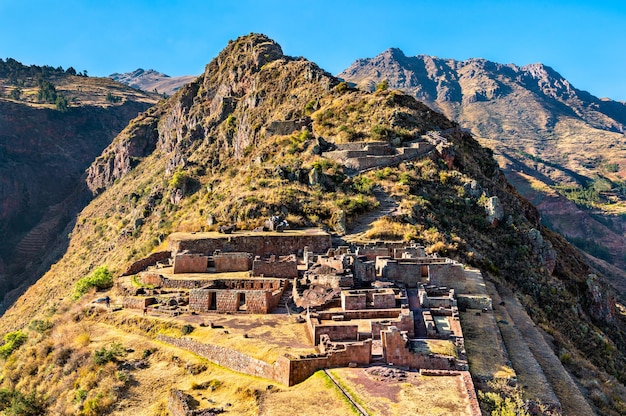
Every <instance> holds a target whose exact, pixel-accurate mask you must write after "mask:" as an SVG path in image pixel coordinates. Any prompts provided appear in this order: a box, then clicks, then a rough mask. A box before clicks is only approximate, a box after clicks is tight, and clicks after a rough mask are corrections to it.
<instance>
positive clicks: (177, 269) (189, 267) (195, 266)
mask: <svg viewBox="0 0 626 416" xmlns="http://www.w3.org/2000/svg"><path fill="white" fill-rule="evenodd" d="M208 265H209V258H208V257H207V256H203V255H199V254H186V253H181V254H176V255H175V256H174V274H178V273H206V271H207V267H208Z"/></svg>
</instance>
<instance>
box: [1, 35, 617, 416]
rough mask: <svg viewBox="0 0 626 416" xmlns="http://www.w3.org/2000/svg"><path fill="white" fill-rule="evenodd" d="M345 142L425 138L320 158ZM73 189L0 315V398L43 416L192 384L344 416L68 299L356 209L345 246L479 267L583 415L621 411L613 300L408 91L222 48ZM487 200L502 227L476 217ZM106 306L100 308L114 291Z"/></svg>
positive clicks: (328, 398) (484, 157)
mask: <svg viewBox="0 0 626 416" xmlns="http://www.w3.org/2000/svg"><path fill="white" fill-rule="evenodd" d="M361 140H364V141H383V142H388V143H390V144H391V145H392V146H395V147H402V146H409V145H410V144H415V143H416V142H421V141H426V142H427V143H429V144H430V145H431V148H432V151H429V152H428V153H424V154H420V157H416V158H414V159H412V160H405V161H404V162H402V163H395V164H392V165H391V166H386V167H383V166H379V167H374V169H370V170H359V169H355V168H353V167H352V168H351V167H349V166H347V165H346V164H345V163H342V162H341V161H337V160H335V159H331V158H327V157H324V153H323V152H324V151H325V150H329V148H331V147H332V144H340V143H346V142H353V141H361ZM320 153H322V154H321V155H320ZM87 185H88V186H89V188H90V189H91V190H92V192H94V194H96V195H97V196H96V198H95V199H94V200H93V201H92V202H91V203H90V204H89V205H88V206H87V207H86V208H85V209H84V210H83V211H82V212H81V214H80V216H79V218H78V219H77V221H76V225H75V227H74V228H73V230H72V232H71V239H70V242H69V247H68V249H67V252H66V253H65V255H64V256H63V258H62V259H61V260H60V261H58V262H57V263H56V264H55V265H54V266H53V267H52V268H51V269H50V270H49V271H48V273H46V275H45V276H43V277H42V278H41V279H40V280H39V281H38V282H37V283H36V284H35V285H33V286H32V287H31V288H30V289H29V290H28V292H27V293H26V294H25V295H24V296H22V297H21V298H20V299H19V300H18V301H17V302H16V303H15V304H14V305H13V306H12V308H11V309H10V310H8V311H7V312H6V313H5V315H4V316H3V317H2V318H1V319H0V332H2V333H6V332H8V331H15V330H21V331H22V332H23V333H24V334H25V335H27V337H28V339H27V340H26V342H25V344H24V345H23V346H21V347H19V348H17V349H16V350H15V351H13V353H12V354H11V355H10V356H9V358H8V359H7V360H6V362H5V365H4V367H3V373H2V378H1V380H2V385H3V387H5V388H12V389H16V390H17V391H22V392H27V391H34V392H38V393H39V396H37V395H35V396H36V397H39V398H40V402H41V403H40V404H41V406H44V407H45V406H47V407H48V408H49V409H51V411H53V412H55V413H56V414H76V413H81V412H82V414H90V412H91V413H95V414H98V413H100V414H102V413H105V412H107V413H111V414H164V413H165V411H164V404H163V402H164V400H163V399H155V398H161V397H165V396H166V395H167V394H168V393H169V391H170V389H171V388H172V387H176V388H180V389H183V390H190V389H195V388H196V387H197V386H198V384H199V383H200V382H199V380H200V379H202V381H203V382H206V383H208V384H206V385H207V386H209V385H211V386H213V387H215V388H214V389H212V391H216V390H217V392H216V393H215V395H212V396H211V398H212V399H213V398H215V399H216V400H222V401H225V400H228V397H229V396H222V394H225V393H223V392H225V391H229V392H231V393H230V394H231V396H230V397H231V398H232V397H235V399H234V400H236V401H235V402H232V401H230V402H229V403H230V404H231V405H233V406H235V407H233V413H237V412H238V413H240V414H259V413H260V414H270V413H271V412H272V411H274V410H276V409H275V408H273V407H272V408H270V409H268V408H267V406H268V403H273V405H272V406H279V405H281V404H280V403H279V402H282V403H283V404H282V405H281V406H284V407H282V408H281V409H280V411H282V412H289V411H291V412H293V411H296V409H297V412H298V413H301V414H319V412H320V410H319V404H320V402H322V403H326V405H325V406H326V407H325V409H326V411H327V412H328V413H330V414H346V413H348V412H349V409H348V410H346V409H345V403H344V402H341V401H340V400H336V398H335V395H334V394H333V393H332V392H331V391H332V389H329V388H328V387H323V386H324V382H323V381H322V380H319V378H318V379H314V380H312V381H311V383H314V387H315V388H319V389H320V390H315V391H321V393H320V394H318V395H315V396H314V397H312V396H309V395H306V394H303V393H302V390H298V387H296V388H295V389H293V390H288V391H287V393H289V392H291V393H289V394H293V396H290V397H291V401H290V400H285V401H282V400H275V399H272V394H273V393H272V389H273V388H270V387H266V386H263V385H262V384H261V383H262V382H261V381H259V380H256V379H255V380H252V379H250V378H246V377H244V376H241V375H233V374H232V373H230V372H227V371H225V370H223V369H219V368H215V367H213V366H207V365H206V364H202V363H198V359H197V358H193V357H190V356H189V355H187V354H185V353H183V352H181V351H180V350H175V349H171V348H169V347H166V346H164V345H163V344H162V343H159V342H156V341H155V340H154V335H155V334H156V333H160V332H161V333H163V332H164V333H174V334H176V335H178V334H180V333H181V331H182V325H181V324H180V323H175V322H173V321H171V320H162V319H151V318H149V317H148V318H143V317H140V316H136V315H133V314H131V313H126V312H125V311H122V312H121V313H119V314H118V313H112V314H107V313H101V312H99V311H98V309H97V308H94V307H92V306H89V305H87V301H88V299H85V300H79V301H73V300H72V292H73V288H74V285H75V283H76V282H77V281H78V279H80V278H82V277H84V276H86V275H87V274H89V273H90V272H92V271H93V270H94V269H95V268H96V267H97V266H100V265H104V266H107V267H108V268H109V269H110V270H111V271H113V272H114V274H119V273H120V272H121V271H122V270H124V269H125V268H126V267H127V266H128V265H129V264H130V263H131V262H133V261H135V260H137V259H139V258H142V257H143V256H145V255H147V254H149V253H151V252H153V251H155V250H158V249H159V247H160V245H161V244H162V242H163V240H164V239H165V238H166V237H167V235H168V234H169V233H171V232H172V231H191V232H193V231H201V230H208V229H214V228H215V226H216V224H215V223H218V224H228V223H237V225H238V226H239V227H241V228H245V229H252V228H254V227H255V226H258V225H260V224H261V223H262V222H263V221H264V220H265V219H266V218H267V217H268V216H269V215H274V214H277V213H281V214H282V215H285V216H287V220H288V221H289V223H290V224H292V225H293V226H299V225H318V226H324V227H328V228H331V229H333V228H337V229H339V230H341V229H342V228H343V226H344V224H343V219H344V218H345V219H346V220H347V224H346V226H347V227H348V230H350V228H351V227H353V226H354V227H355V228H356V229H357V231H361V230H362V224H363V223H364V222H367V223H369V222H370V220H371V218H369V219H368V220H367V221H363V222H359V216H361V215H362V214H364V215H365V216H367V213H368V212H379V213H382V212H384V213H386V216H384V217H381V218H379V219H378V220H377V221H374V222H373V225H372V227H370V228H369V229H368V230H366V231H365V232H364V233H362V234H360V235H359V236H354V237H355V238H362V239H371V240H376V239H396V240H403V239H405V240H407V241H408V240H414V241H416V242H419V243H422V244H424V245H425V246H426V247H427V251H428V252H429V253H440V254H442V255H447V256H451V257H453V258H456V259H458V260H460V261H463V262H465V263H467V264H471V265H473V266H476V267H479V268H481V269H482V270H483V271H484V273H485V275H486V277H487V278H488V280H489V281H490V284H493V285H495V286H498V287H501V288H505V289H507V290H512V291H514V293H517V294H518V295H519V299H520V300H521V301H522V303H523V304H524V306H525V307H526V309H527V311H528V312H529V314H530V315H531V316H532V317H533V319H534V321H535V323H536V324H537V325H538V326H539V327H540V328H542V329H545V330H546V331H548V332H549V333H550V335H551V337H552V338H551V342H552V345H553V346H554V348H555V350H556V352H557V354H558V355H560V356H562V357H565V358H563V360H562V361H563V362H564V363H566V364H567V365H568V368H569V369H570V370H571V371H573V372H574V375H575V376H576V377H577V380H578V382H579V383H580V386H581V389H582V390H583V392H584V394H585V397H586V398H587V399H588V400H589V402H590V403H592V404H593V406H594V408H595V409H597V410H598V411H599V412H602V413H603V414H614V415H617V414H619V413H620V412H621V411H623V410H624V403H625V402H626V390H625V389H624V386H623V383H624V382H626V356H625V353H624V351H626V342H625V338H624V334H625V331H624V321H623V318H622V315H621V313H620V311H619V309H617V307H616V304H615V299H614V296H613V295H612V294H611V292H610V291H608V289H607V288H606V287H605V285H604V284H603V283H602V281H601V280H599V279H593V278H590V277H589V276H588V274H589V266H588V265H587V264H586V263H585V260H584V258H583V257H582V256H581V255H580V254H579V253H578V252H577V251H576V250H575V249H573V248H572V247H571V246H570V245H569V244H567V243H566V242H565V240H563V239H562V238H561V237H559V236H558V235H556V234H554V233H553V232H551V231H549V230H547V229H546V228H544V227H542V226H541V225H540V224H539V215H538V212H537V211H536V209H535V208H534V207H533V206H532V205H530V204H529V203H528V202H527V201H526V200H524V199H523V198H521V197H520V196H519V195H518V194H517V193H516V192H515V190H514V189H513V187H511V186H510V185H509V184H508V183H507V182H506V180H505V179H504V177H503V175H502V173H501V171H500V170H499V169H498V166H497V164H496V162H495V161H494V160H493V158H492V153H491V152H490V151H489V150H487V149H485V148H482V147H481V146H480V145H479V144H478V143H477V142H476V141H475V140H474V139H473V138H472V136H471V135H470V134H468V133H464V132H462V131H461V130H459V129H458V128H457V126H456V125H455V123H453V122H451V121H449V120H448V119H446V118H445V117H444V116H442V115H441V114H439V113H436V112H434V111H432V110H430V109H429V108H428V107H427V106H425V105H424V104H422V103H419V102H417V101H416V100H415V99H414V98H412V97H410V96H408V95H404V94H401V93H398V92H395V91H386V90H381V91H377V92H375V93H367V92H363V91H359V90H355V89H351V88H349V87H348V85H347V84H345V83H341V82H340V80H338V79H337V78H335V77H333V76H331V75H330V74H328V73H326V72H325V71H323V70H321V69H320V68H319V67H317V65H315V64H314V63H311V62H309V61H307V60H305V59H302V58H299V59H294V58H291V57H287V56H284V55H283V53H282V50H281V48H280V46H279V45H277V44H276V43H275V42H273V41H272V40H271V39H268V38H267V37H265V36H263V35H254V34H252V35H249V36H245V37H242V38H239V39H237V40H235V41H231V42H230V43H229V44H228V46H227V47H226V48H225V49H224V51H222V52H221V53H220V54H219V55H218V56H217V57H216V58H215V59H214V60H213V61H212V62H211V63H209V64H208V65H207V67H206V70H205V73H204V74H202V75H201V76H200V77H198V78H197V79H196V80H195V81H193V82H191V83H189V84H187V85H185V86H184V87H183V88H182V89H181V90H180V91H178V92H177V93H176V94H175V95H174V96H172V97H171V98H170V99H168V100H166V101H163V102H160V103H159V104H158V105H156V106H155V107H153V108H151V109H149V110H148V111H146V112H145V113H143V114H141V115H140V116H139V117H137V118H136V119H134V120H133V121H131V123H130V124H129V125H128V126H127V127H126V128H125V129H124V130H123V131H122V132H121V133H120V134H119V135H118V136H117V137H116V138H115V140H114V141H113V142H112V143H111V145H109V146H108V147H107V148H106V149H105V150H104V152H103V153H102V155H101V156H100V157H98V158H97V160H96V161H95V162H94V163H93V164H92V165H91V167H90V168H89V171H88V181H87ZM382 195H384V197H382ZM493 197H497V198H496V199H493ZM379 199H380V200H381V201H379ZM389 199H390V200H389ZM495 201H498V202H497V203H496V202H495ZM381 202H382V206H381ZM492 203H493V204H496V205H497V204H499V207H500V208H501V209H502V212H501V214H502V215H500V214H498V213H494V212H492V211H493V210H490V209H488V207H489V206H490V204H492ZM379 207H380V209H379ZM494 214H495V216H494ZM361 219H363V217H361ZM107 293H108V294H109V295H110V296H111V297H113V300H114V302H115V300H116V294H115V291H111V292H107ZM98 296H99V295H98ZM582 328H584V330H582ZM113 343H121V344H122V345H120V346H115V345H114V344H113ZM103 348H104V352H102V349H103ZM109 349H112V350H111V351H113V350H114V351H117V352H116V354H117V353H119V356H120V357H121V356H124V351H125V353H126V354H128V357H129V358H127V359H124V360H123V362H124V363H126V364H127V365H131V367H130V368H131V369H130V370H128V367H124V368H122V367H119V368H118V367H116V366H115V365H114V364H113V363H108V364H101V363H100V364H99V363H98V362H94V360H93V359H92V357H95V356H100V355H101V354H103V353H106V352H107V351H109ZM120 350H121V351H120ZM129 350H130V351H129ZM97 351H100V352H98V353H97ZM142 351H143V352H142ZM146 351H147V352H146ZM111 354H113V353H111ZM567 357H569V358H567ZM140 359H143V360H144V364H142V366H141V367H140V366H139V364H138V363H137V361H136V360H140ZM201 365H204V367H203V368H202V367H199V366H201ZM120 368H122V369H123V371H122V370H120ZM116 371H117V373H116ZM120 371H122V374H119V373H120ZM96 373H97V374H100V375H101V376H100V378H95V377H94V376H93V374H96ZM129 374H130V375H129ZM163 374H172V378H171V379H170V380H164V378H163ZM124 380H126V381H124ZM211 383H212V384H211ZM307 383H308V381H307ZM194 385H195V386H196V387H193V386H194ZM220 386H223V389H222V390H220ZM308 386H310V385H307V388H309V387H308ZM320 386H322V387H320ZM207 391H208V390H207ZM281 394H282V393H281ZM225 397H226V398H225ZM281 397H282V396H281ZM294 397H297V398H294ZM609 397H610V399H609ZM231 400H233V399H231ZM38 403H39V402H38ZM276 411H277V412H278V410H276Z"/></svg>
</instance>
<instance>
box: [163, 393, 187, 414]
mask: <svg viewBox="0 0 626 416" xmlns="http://www.w3.org/2000/svg"><path fill="white" fill-rule="evenodd" d="M188 401H189V395H188V394H187V393H185V392H182V391H180V390H178V389H172V390H170V394H169V396H168V398H167V410H168V411H169V414H170V415H171V416H189V415H190V414H191V409H190V408H189V403H188Z"/></svg>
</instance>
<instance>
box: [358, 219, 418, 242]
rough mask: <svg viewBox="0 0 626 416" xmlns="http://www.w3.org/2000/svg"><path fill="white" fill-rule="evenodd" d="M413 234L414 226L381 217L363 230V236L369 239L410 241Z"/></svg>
mask: <svg viewBox="0 0 626 416" xmlns="http://www.w3.org/2000/svg"><path fill="white" fill-rule="evenodd" d="M414 235H415V227H414V226H412V225H411V224H406V223H400V222H395V221H391V220H390V219H388V218H384V217H383V218H380V219H378V220H376V221H374V222H373V223H372V228H370V229H369V230H367V231H366V232H365V234H364V237H365V238H367V239H370V240H399V241H410V240H411V239H412V238H413V236H414Z"/></svg>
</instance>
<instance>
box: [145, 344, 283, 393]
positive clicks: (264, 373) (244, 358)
mask: <svg viewBox="0 0 626 416" xmlns="http://www.w3.org/2000/svg"><path fill="white" fill-rule="evenodd" d="M157 339H158V340H159V341H162V342H167V343H168V344H171V345H174V346H176V347H178V348H183V349H186V350H188V351H191V352H194V353H196V354H198V355H199V356H201V357H204V358H207V359H209V360H211V361H212V362H214V363H215V364H218V365H221V366H223V367H226V368H229V369H231V370H233V371H238V372H240V373H244V374H249V375H251V376H256V377H262V378H268V379H270V380H275V381H278V382H279V383H282V384H284V385H287V386H290V385H291V384H290V380H289V371H290V363H289V359H287V358H286V357H279V358H278V359H277V360H276V362H275V363H274V364H269V363H267V362H265V361H262V360H258V359H256V358H252V357H250V356H249V355H246V354H244V353H241V352H239V351H236V350H232V349H230V348H226V347H221V346H219V345H213V344H203V343H200V342H197V341H194V340H191V339H189V338H173V337H168V336H166V335H157Z"/></svg>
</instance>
